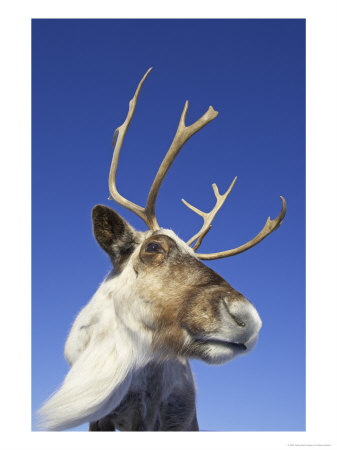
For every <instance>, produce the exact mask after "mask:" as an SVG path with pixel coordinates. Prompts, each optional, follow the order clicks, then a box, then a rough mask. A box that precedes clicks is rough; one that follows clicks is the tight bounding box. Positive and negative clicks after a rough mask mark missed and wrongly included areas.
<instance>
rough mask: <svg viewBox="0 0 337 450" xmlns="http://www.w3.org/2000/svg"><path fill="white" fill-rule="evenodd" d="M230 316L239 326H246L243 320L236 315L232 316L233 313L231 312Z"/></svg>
mask: <svg viewBox="0 0 337 450" xmlns="http://www.w3.org/2000/svg"><path fill="white" fill-rule="evenodd" d="M231 316H232V317H233V319H234V320H235V322H236V323H237V324H238V325H239V327H245V326H246V324H245V322H243V321H242V320H240V319H238V318H237V317H235V316H233V314H231Z"/></svg>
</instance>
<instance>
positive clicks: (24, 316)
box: [0, 0, 337, 450]
mask: <svg viewBox="0 0 337 450" xmlns="http://www.w3.org/2000/svg"><path fill="white" fill-rule="evenodd" d="M4 3H5V2H3V3H2V6H1V14H0V17H1V27H0V33H1V36H0V42H1V62H2V69H1V77H2V81H1V83H0V86H1V90H2V92H1V99H2V100H1V104H2V106H1V110H2V111H3V114H2V125H3V127H2V132H1V137H2V138H3V139H2V141H3V142H2V145H1V164H0V168H1V176H0V180H1V186H0V188H1V193H2V196H1V198H2V200H1V203H2V205H1V206H2V212H3V216H2V220H1V233H0V236H1V238H2V243H1V249H2V252H1V254H2V257H3V258H4V261H5V265H2V274H3V277H2V280H3V281H2V290H3V291H4V295H3V296H2V299H1V301H2V305H3V306H4V310H3V312H2V314H1V319H0V320H1V327H0V330H1V362H2V364H1V367H2V368H1V384H0V385H1V387H2V391H3V392H2V393H1V408H0V411H1V423H2V432H1V442H2V448H6V450H11V449H15V450H17V449H22V450H25V449H34V450H39V449H41V450H42V449H43V450H45V449H48V450H53V449H57V450H59V449H60V448H72V449H77V448H81V449H83V450H85V449H90V450H91V449H92V448H95V449H97V450H99V449H109V450H110V449H111V448H117V447H118V448H128V447H131V446H137V447H143V446H144V447H145V446H146V448H147V449H150V448H158V447H160V448H163V449H166V448H170V449H171V448H172V445H176V446H178V448H180V447H182V446H183V445H188V446H193V448H195V449H199V448H204V447H210V446H217V447H220V448H222V447H223V448H227V449H230V450H236V449H251V448H257V449H259V450H263V449H268V450H273V449H279V448H280V449H281V448H285V447H287V446H289V445H300V446H302V445H306V446H316V445H317V446H322V445H324V444H330V445H331V447H330V448H335V446H336V441H337V439H336V432H335V424H336V417H337V415H336V380H337V376H336V375H337V374H336V350H335V344H336V342H337V341H336V332H335V330H336V325H335V320H336V317H337V314H336V302H335V297H336V289H335V279H336V275H337V271H336V268H337V267H336V256H335V255H336V254H337V252H336V250H337V248H336V247H337V246H336V223H337V220H336V219H337V217H336V200H335V195H336V193H337V189H336V187H337V186H336V178H337V177H336V168H337V164H336V150H337V145H336V124H337V114H336V105H337V101H336V100H337V93H336V85H337V64H336V55H337V49H336V43H337V31H336V30H337V27H336V17H337V14H336V12H337V11H336V1H335V0H331V1H330V0H320V1H319V2H313V1H305V0H303V1H300V0H291V1H290V0H283V1H271V0H269V1H262V0H260V1H253V0H245V1H243V0H236V1H225V0H220V1H219V0H216V1H213V0H208V1H207V2H203V3H202V4H201V2H198V1H197V0H194V1H183V0H179V1H177V0H174V1H172V0H171V1H170V3H169V4H168V3H167V4H166V5H164V6H163V5H162V4H161V3H162V2H159V1H145V0H142V1H137V0H134V1H124V2H123V4H122V2H118V3H116V2H113V1H111V0H110V1H100V0H95V2H92V1H90V2H89V1H86V0H82V1H74V0H66V1H64V0H58V1H57V2H50V1H49V2H47V1H28V0H26V1H24V0H23V1H15V2H11V3H10V2H7V3H6V5H5V6H4ZM163 17H167V18H305V19H306V21H307V431H306V432H299V433H296V432H292V433H286V432H283V433H279V432H274V433H269V432H268V433H266V432H264V433H258V432H255V433H251V432H246V433H234V432H232V433H225V432H209V433H207V432H205V433H166V434H165V438H163V435H162V433H114V434H113V435H111V434H110V433H98V434H97V433H80V432H77V433H43V432H31V431H30V427H31V423H30V370H29V368H30V322H29V321H28V318H29V317H30V314H31V311H30V309H31V305H30V244H29V242H30V151H29V150H30V125H31V124H30V82H31V77H30V28H31V23H30V20H31V18H163ZM4 287H5V289H3V288H4ZM14 318H15V320H14ZM18 330H19V331H18ZM187 439H188V441H187Z"/></svg>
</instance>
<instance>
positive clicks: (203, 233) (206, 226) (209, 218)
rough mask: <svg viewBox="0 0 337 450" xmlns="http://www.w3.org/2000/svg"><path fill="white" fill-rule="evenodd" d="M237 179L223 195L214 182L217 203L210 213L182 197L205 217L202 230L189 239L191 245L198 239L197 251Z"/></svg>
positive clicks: (184, 201)
mask: <svg viewBox="0 0 337 450" xmlns="http://www.w3.org/2000/svg"><path fill="white" fill-rule="evenodd" d="M236 180H237V177H235V178H234V180H233V181H232V184H231V185H230V186H229V188H228V190H227V191H226V192H225V193H224V194H223V195H221V194H220V193H219V189H218V186H217V185H216V184H215V183H213V184H212V188H213V191H214V195H215V197H216V204H215V206H214V208H213V209H212V210H211V211H210V212H209V213H205V212H203V211H200V210H199V209H197V208H196V207H195V206H192V205H191V204H189V203H188V202H187V201H186V200H184V199H182V202H183V203H184V204H185V205H186V206H187V207H188V208H190V209H191V210H192V211H194V212H195V213H196V214H198V215H199V216H201V217H202V218H203V219H204V224H203V226H202V227H201V229H200V231H198V233H196V234H195V235H194V236H193V237H191V239H189V241H187V245H191V244H192V243H193V242H194V241H196V240H197V242H196V243H195V245H194V247H193V250H194V251H196V250H197V249H198V248H199V246H200V244H201V242H202V240H203V239H204V237H205V236H206V234H207V233H208V231H209V230H210V228H211V224H212V222H213V220H214V218H215V216H216V214H217V212H218V211H219V209H220V208H221V206H222V205H223V204H224V202H225V201H226V198H227V197H228V195H229V194H230V192H231V190H232V189H233V186H234V184H235V182H236ZM198 257H199V255H198Z"/></svg>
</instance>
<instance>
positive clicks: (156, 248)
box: [145, 242, 163, 253]
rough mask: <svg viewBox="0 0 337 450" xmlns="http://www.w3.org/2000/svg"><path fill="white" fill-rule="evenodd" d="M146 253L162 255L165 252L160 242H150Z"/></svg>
mask: <svg viewBox="0 0 337 450" xmlns="http://www.w3.org/2000/svg"><path fill="white" fill-rule="evenodd" d="M145 251H146V252H148V253H161V252H162V251H163V247H162V246H161V245H160V244H158V242H150V243H149V244H147V246H146V249H145Z"/></svg>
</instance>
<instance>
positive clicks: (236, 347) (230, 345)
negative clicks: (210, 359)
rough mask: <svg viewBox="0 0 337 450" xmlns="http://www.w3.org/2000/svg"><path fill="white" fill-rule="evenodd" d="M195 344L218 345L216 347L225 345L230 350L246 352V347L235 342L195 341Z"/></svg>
mask: <svg viewBox="0 0 337 450" xmlns="http://www.w3.org/2000/svg"><path fill="white" fill-rule="evenodd" d="M196 341H197V342H199V343H202V344H218V345H225V346H226V347H228V348H231V349H232V350H241V351H245V350H247V347H246V346H245V345H244V344H237V343H236V342H228V341H221V340H217V339H209V340H204V339H196Z"/></svg>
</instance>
